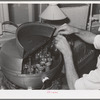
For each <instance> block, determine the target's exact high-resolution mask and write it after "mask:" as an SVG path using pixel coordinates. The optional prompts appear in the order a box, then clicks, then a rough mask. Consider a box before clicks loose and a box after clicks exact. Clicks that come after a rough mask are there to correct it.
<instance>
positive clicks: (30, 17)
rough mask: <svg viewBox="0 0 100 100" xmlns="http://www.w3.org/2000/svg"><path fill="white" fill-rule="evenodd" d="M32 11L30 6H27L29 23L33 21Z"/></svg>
mask: <svg viewBox="0 0 100 100" xmlns="http://www.w3.org/2000/svg"><path fill="white" fill-rule="evenodd" d="M32 14H33V10H32V4H28V16H29V22H32V21H33V15H32Z"/></svg>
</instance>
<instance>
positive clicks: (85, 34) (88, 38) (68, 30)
mask: <svg viewBox="0 0 100 100" xmlns="http://www.w3.org/2000/svg"><path fill="white" fill-rule="evenodd" d="M55 34H56V35H57V34H65V35H68V34H75V35H77V36H78V37H80V38H81V39H82V40H83V41H85V42H87V43H90V44H93V42H94V37H95V36H96V35H95V34H93V33H92V32H89V31H85V30H82V29H78V28H75V27H72V26H70V25H67V24H63V25H61V26H60V27H58V28H57V30H56V32H55Z"/></svg>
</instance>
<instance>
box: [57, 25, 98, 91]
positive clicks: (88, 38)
mask: <svg viewBox="0 0 100 100" xmlns="http://www.w3.org/2000/svg"><path fill="white" fill-rule="evenodd" d="M56 33H57V34H58V35H57V36H56V38H55V45H56V47H57V49H58V50H59V51H60V52H61V53H62V54H63V58H64V63H65V72H66V78H67V82H68V86H69V88H70V89H81V90H86V89H88V90H91V89H100V56H99V57H98V62H97V68H96V69H95V70H92V71H90V73H89V74H84V75H83V77H81V78H79V77H78V74H77V72H76V70H75V67H74V63H73V58H72V52H71V49H70V46H69V44H68V41H67V40H66V38H65V37H64V36H63V34H66V35H67V34H73V33H74V34H75V35H77V36H78V37H80V38H81V39H82V40H84V41H85V42H87V43H90V44H93V45H94V47H95V48H96V49H100V35H95V34H93V33H91V32H88V31H85V30H81V29H78V28H75V27H72V26H69V25H67V24H63V25H62V26H60V27H59V28H58V29H57V31H56Z"/></svg>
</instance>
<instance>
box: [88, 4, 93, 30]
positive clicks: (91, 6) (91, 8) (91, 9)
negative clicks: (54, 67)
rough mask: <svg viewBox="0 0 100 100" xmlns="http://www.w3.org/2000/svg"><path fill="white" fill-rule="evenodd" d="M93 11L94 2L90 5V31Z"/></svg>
mask: <svg viewBox="0 0 100 100" xmlns="http://www.w3.org/2000/svg"><path fill="white" fill-rule="evenodd" d="M92 11H93V4H92V3H91V5H90V17H89V31H90V30H91V25H92Z"/></svg>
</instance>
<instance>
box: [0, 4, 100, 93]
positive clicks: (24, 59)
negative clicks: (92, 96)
mask: <svg viewBox="0 0 100 100" xmlns="http://www.w3.org/2000/svg"><path fill="white" fill-rule="evenodd" d="M99 41H100V3H90V2H89V3H88V2H83V3H81V2H80V3H67V2H62V3H61V2H54V3H53V2H52V3H49V2H47V3H0V90H1V91H2V90H43V91H44V90H46V94H57V93H58V92H59V90H63V92H64V91H65V92H66V91H69V90H99V89H100V68H99V67H100V56H99V54H100V42H99ZM55 90H56V91H55ZM44 95H45V94H44Z"/></svg>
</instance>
